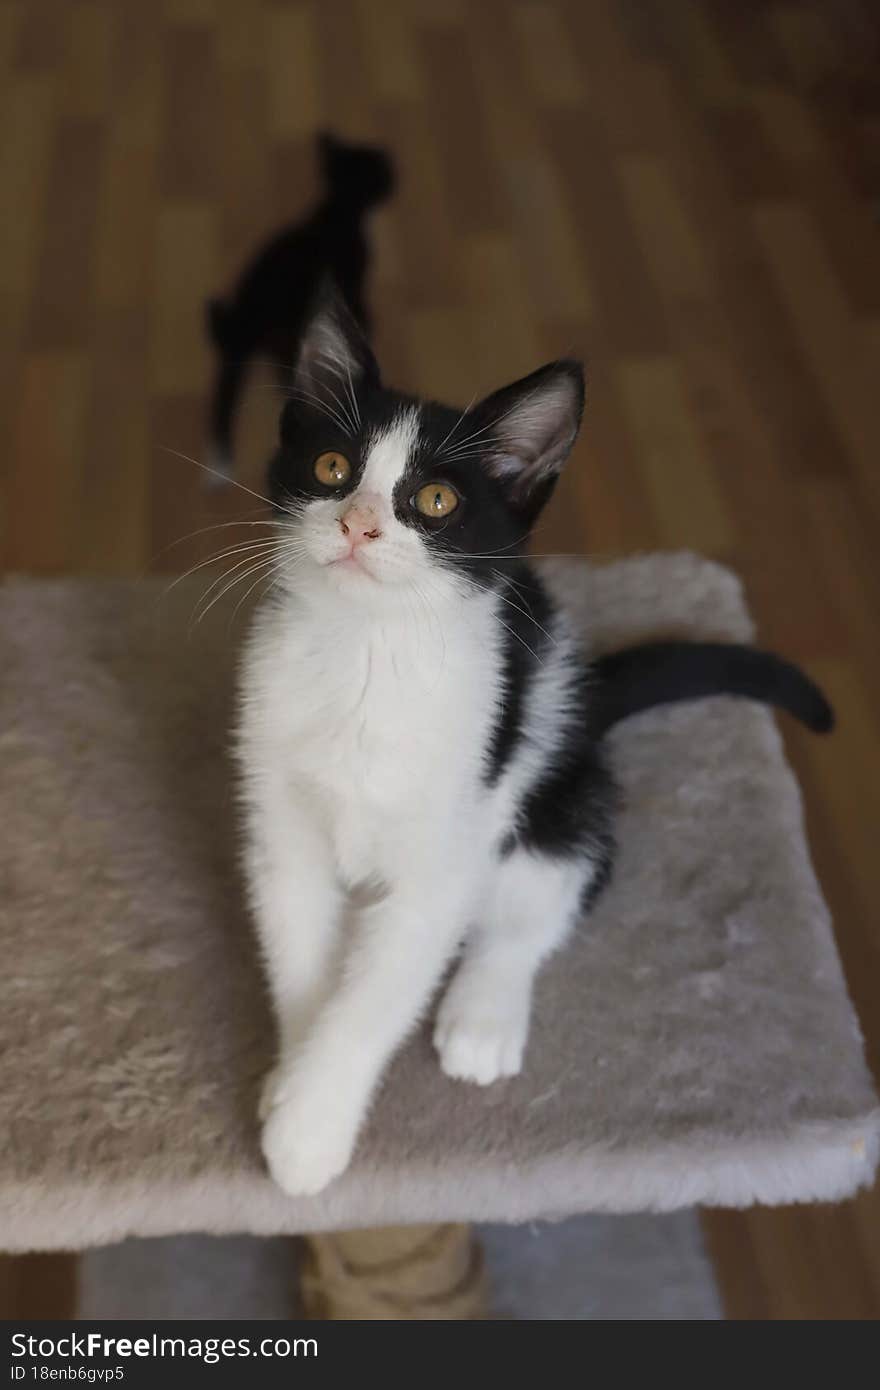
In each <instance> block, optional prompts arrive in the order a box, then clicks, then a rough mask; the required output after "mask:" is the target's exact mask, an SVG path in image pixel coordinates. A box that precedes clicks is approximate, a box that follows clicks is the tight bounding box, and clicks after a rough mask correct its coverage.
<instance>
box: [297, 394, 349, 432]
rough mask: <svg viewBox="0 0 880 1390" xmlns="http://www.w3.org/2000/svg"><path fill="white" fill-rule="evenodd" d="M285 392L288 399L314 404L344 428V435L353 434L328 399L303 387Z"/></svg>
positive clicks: (328, 417) (335, 423) (323, 413)
mask: <svg viewBox="0 0 880 1390" xmlns="http://www.w3.org/2000/svg"><path fill="white" fill-rule="evenodd" d="M284 394H285V396H287V398H288V400H292V401H303V402H304V403H305V404H306V405H310V406H312V407H313V408H314V409H315V410H317V411H319V412H320V414H322V415H326V416H327V419H328V420H332V421H333V423H334V425H336V426H337V428H338V429H340V430H342V433H343V434H344V435H347V436H349V437H350V436H351V429H350V427H349V426H348V425H347V424H346V423H345V420H344V419H343V417H342V416H341V415H340V414H339V412H338V411H337V410H335V409H334V408H333V406H331V405H330V403H329V402H328V401H324V400H321V398H320V397H319V396H315V395H313V394H312V393H311V392H310V391H303V390H302V388H301V387H297V388H296V389H291V390H289V391H285V393H284Z"/></svg>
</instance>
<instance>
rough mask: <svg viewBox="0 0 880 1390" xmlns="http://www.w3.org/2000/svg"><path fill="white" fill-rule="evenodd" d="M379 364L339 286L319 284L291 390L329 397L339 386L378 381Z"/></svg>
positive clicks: (344, 386) (303, 335) (298, 356)
mask: <svg viewBox="0 0 880 1390" xmlns="http://www.w3.org/2000/svg"><path fill="white" fill-rule="evenodd" d="M379 379H380V378H379V365H378V363H377V362H376V359H375V357H374V356H373V352H372V349H371V348H370V345H369V343H368V342H367V340H366V338H365V337H364V334H363V331H362V330H361V328H360V326H359V325H358V323H357V320H356V319H355V318H354V316H353V315H352V313H351V310H350V309H349V308H348V305H347V304H346V303H345V300H344V299H343V298H342V295H341V294H340V293H339V291H338V289H336V287H335V286H334V285H332V284H330V283H329V282H327V283H325V284H324V285H322V287H321V289H320V291H319V293H318V296H317V298H316V299H315V301H314V306H313V309H312V313H311V316H310V318H309V319H308V320H307V321H306V326H305V328H304V330H303V334H302V337H301V339H300V344H299V352H298V355H297V360H296V366H295V367H294V372H293V386H294V390H300V391H301V392H302V393H303V395H309V394H312V395H317V396H318V397H319V398H320V399H324V398H327V399H328V400H332V398H333V395H334V393H336V394H337V395H338V394H340V387H342V388H343V390H347V389H348V387H349V385H350V384H351V386H352V387H356V386H357V385H358V383H359V382H368V383H370V384H372V385H378V384H379Z"/></svg>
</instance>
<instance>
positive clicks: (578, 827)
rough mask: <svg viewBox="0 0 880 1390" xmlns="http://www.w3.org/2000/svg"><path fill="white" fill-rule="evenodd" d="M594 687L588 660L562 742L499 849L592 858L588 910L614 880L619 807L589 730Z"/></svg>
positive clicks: (574, 688) (581, 665)
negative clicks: (612, 870)
mask: <svg viewBox="0 0 880 1390" xmlns="http://www.w3.org/2000/svg"><path fill="white" fill-rule="evenodd" d="M591 686H592V678H591V674H590V670H589V667H588V665H587V662H586V660H584V661H582V662H581V661H578V663H577V665H576V666H575V668H574V669H573V671H572V684H571V687H570V694H569V697H568V699H567V701H566V705H567V706H568V707H569V709H570V710H571V711H572V712H571V713H570V714H569V715H568V719H567V726H566V730H565V736H564V738H563V741H562V743H561V745H560V747H559V748H558V749H557V750H556V752H555V753H554V754H552V755H551V756H550V757H549V758H548V760H547V762H546V764H545V767H544V770H543V772H542V773H541V775H540V777H539V778H538V780H537V781H536V782H535V783H534V784H533V785H532V786H531V787H530V788H529V790H528V791H527V792H526V794H525V796H524V797H523V800H522V802H521V804H520V806H519V809H518V812H517V815H516V823H515V828H514V831H513V834H512V836H508V837H507V838H506V839H505V841H504V842H503V843H502V847H501V853H502V855H506V854H509V853H512V852H513V850H514V849H525V850H531V851H533V852H535V853H540V854H546V855H548V856H549V857H550V858H554V859H559V858H573V859H577V858H580V857H584V858H588V859H589V860H590V861H591V862H592V864H593V865H594V872H593V874H592V875H591V877H590V879H589V881H588V883H587V884H586V887H585V892H584V901H583V904H582V906H583V908H584V909H586V908H587V907H589V906H591V904H592V903H593V902H594V901H595V899H596V898H597V897H598V895H599V893H600V892H601V891H602V889H603V888H604V887H605V885H606V884H607V882H608V880H609V878H610V876H611V869H612V865H613V862H614V855H615V848H616V845H615V839H614V817H615V814H616V811H617V806H618V801H619V796H618V792H617V788H616V785H615V782H614V779H613V777H612V775H611V772H610V771H609V769H608V767H607V765H606V762H605V758H604V755H603V750H602V748H601V746H600V744H599V743H597V742H596V740H595V739H594V738H593V736H592V734H591V733H590V729H589V722H588V709H589V703H588V702H589V699H590V691H591ZM562 717H563V716H562V715H561V714H560V718H562Z"/></svg>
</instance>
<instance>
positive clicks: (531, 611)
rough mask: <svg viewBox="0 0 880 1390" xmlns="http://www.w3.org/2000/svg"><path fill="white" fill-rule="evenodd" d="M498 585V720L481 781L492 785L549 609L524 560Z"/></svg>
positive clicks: (507, 752) (503, 762)
mask: <svg viewBox="0 0 880 1390" xmlns="http://www.w3.org/2000/svg"><path fill="white" fill-rule="evenodd" d="M507 569H508V570H511V569H512V570H513V573H510V574H506V575H505V582H503V583H501V584H500V585H499V594H500V595H501V602H500V603H499V610H500V612H499V618H500V620H501V622H502V623H504V625H505V627H506V628H507V629H508V630H507V631H506V632H505V634H504V646H503V649H502V661H503V669H502V673H501V699H500V704H499V711H498V720H497V722H496V724H495V728H494V729H493V731H492V738H491V741H490V743H489V747H488V750H487V763H486V771H485V774H484V777H485V781H486V784H487V786H490V787H492V786H494V785H495V784H496V783H497V781H498V779H499V777H500V776H501V774H502V772H503V771H504V769H505V767H506V766H507V764H508V762H509V761H510V758H511V756H512V754H513V752H514V749H515V748H516V745H517V743H518V742H519V739H520V736H521V734H522V724H523V716H524V712H525V702H526V696H527V694H528V690H529V687H530V685H531V683H532V681H533V680H534V678H535V675H536V673H537V669H538V663H539V662H540V661H541V660H542V654H543V652H544V651H545V650H546V648H547V646H548V643H549V640H550V639H549V637H548V636H547V632H548V631H549V626H550V623H551V621H552V618H553V609H552V605H551V602H550V599H549V598H548V596H547V591H546V589H545V588H544V585H543V584H542V583H541V581H540V579H538V577H537V576H536V575H535V574H534V573H533V572H532V571H531V570H530V569H529V568H528V567H527V566H526V565H525V564H523V565H520V566H517V567H516V568H514V567H513V566H508V567H507Z"/></svg>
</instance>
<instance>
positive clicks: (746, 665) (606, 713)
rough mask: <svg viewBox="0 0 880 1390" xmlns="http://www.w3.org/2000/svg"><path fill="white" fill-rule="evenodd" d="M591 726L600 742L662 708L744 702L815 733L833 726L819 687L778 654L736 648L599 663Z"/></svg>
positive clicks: (674, 650)
mask: <svg viewBox="0 0 880 1390" xmlns="http://www.w3.org/2000/svg"><path fill="white" fill-rule="evenodd" d="M593 675H594V678H595V682H596V684H595V690H594V692H593V696H592V702H591V704H592V709H591V724H592V729H593V733H594V736H595V737H596V738H599V737H601V735H602V734H604V733H606V732H607V730H608V729H610V728H612V727H613V725H615V724H619V723H620V721H621V720H622V719H628V718H629V716H630V715H631V714H639V713H641V711H642V710H648V709H653V708H654V707H655V706H656V705H669V704H676V703H678V702H679V701H681V700H699V699H701V698H703V697H705V696H707V695H739V696H742V697H744V698H745V699H748V700H759V701H761V703H763V704H766V705H776V706H777V707H778V708H779V709H784V710H787V711H788V713H789V714H793V715H794V717H795V718H796V719H799V720H800V721H801V723H802V724H806V726H807V728H808V729H812V730H813V731H814V732H815V733H817V734H825V733H829V732H830V730H831V729H833V727H834V711H833V710H832V708H831V706H830V704H829V703H828V701H827V700H826V698H825V696H824V695H823V694H822V691H821V690H820V689H819V687H818V686H817V685H816V684H815V683H814V682H813V681H811V680H810V678H809V676H806V675H804V673H803V671H801V670H799V669H798V667H797V666H793V665H792V664H791V663H790V662H788V661H783V659H782V657H779V656H775V655H774V653H773V652H764V651H759V650H758V649H757V648H755V647H746V646H740V645H738V644H736V643H730V642H647V643H645V644H643V645H641V646H637V647H627V648H625V649H624V650H623V651H619V652H610V653H608V654H607V655H606V656H601V657H599V658H598V660H597V661H596V662H594V664H593Z"/></svg>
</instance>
